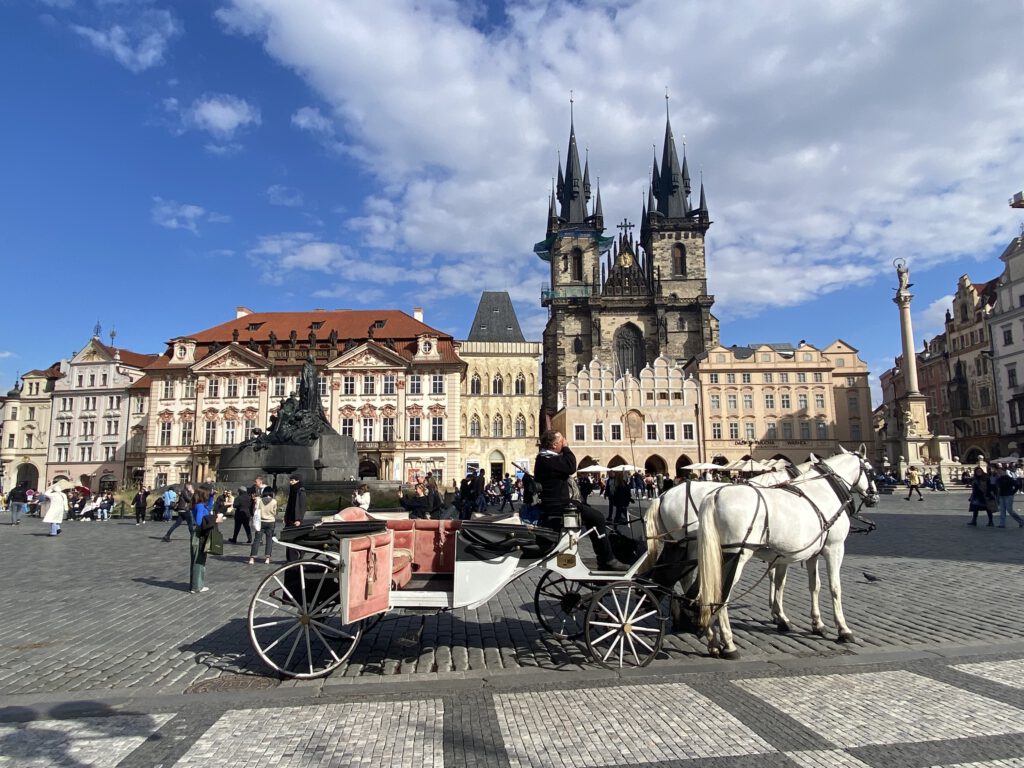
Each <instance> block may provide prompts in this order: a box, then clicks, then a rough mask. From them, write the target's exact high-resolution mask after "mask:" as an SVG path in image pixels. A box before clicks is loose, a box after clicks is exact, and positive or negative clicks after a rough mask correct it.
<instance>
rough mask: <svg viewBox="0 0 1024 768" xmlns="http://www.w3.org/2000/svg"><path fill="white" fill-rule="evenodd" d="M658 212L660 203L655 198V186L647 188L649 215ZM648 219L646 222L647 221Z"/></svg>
mask: <svg viewBox="0 0 1024 768" xmlns="http://www.w3.org/2000/svg"><path fill="white" fill-rule="evenodd" d="M657 211H658V201H657V200H656V199H655V197H654V184H651V186H649V187H648V188H647V213H649V214H654V213H657ZM646 220H647V219H646V217H645V218H644V221H646Z"/></svg>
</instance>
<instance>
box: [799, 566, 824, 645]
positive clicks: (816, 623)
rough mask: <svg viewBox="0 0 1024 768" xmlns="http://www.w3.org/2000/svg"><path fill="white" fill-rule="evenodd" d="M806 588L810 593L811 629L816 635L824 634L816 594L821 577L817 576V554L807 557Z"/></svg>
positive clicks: (819, 590) (818, 591) (819, 587)
mask: <svg viewBox="0 0 1024 768" xmlns="http://www.w3.org/2000/svg"><path fill="white" fill-rule="evenodd" d="M804 567H805V568H807V590H808V591H809V592H810V593H811V631H812V632H814V634H816V635H822V636H824V635H825V623H824V622H823V621H822V620H821V606H820V605H819V604H818V595H819V593H820V592H821V579H819V578H818V556H817V555H814V556H813V557H809V558H807V560H806V561H805V562H804Z"/></svg>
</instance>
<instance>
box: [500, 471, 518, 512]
mask: <svg viewBox="0 0 1024 768" xmlns="http://www.w3.org/2000/svg"><path fill="white" fill-rule="evenodd" d="M506 504H508V508H509V510H510V511H512V512H515V511H516V505H515V503H514V502H513V501H512V476H511V475H509V473H508V472H506V473H505V478H504V479H503V480H502V481H501V506H500V507H498V511H499V512H504V511H505V505H506Z"/></svg>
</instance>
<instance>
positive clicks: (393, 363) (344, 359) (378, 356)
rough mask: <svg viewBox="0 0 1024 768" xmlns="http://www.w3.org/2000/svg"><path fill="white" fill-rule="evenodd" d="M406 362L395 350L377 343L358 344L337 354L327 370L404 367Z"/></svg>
mask: <svg viewBox="0 0 1024 768" xmlns="http://www.w3.org/2000/svg"><path fill="white" fill-rule="evenodd" d="M407 366H408V362H407V361H406V359H405V358H404V357H402V356H401V355H399V354H398V353H396V352H392V351H391V350H389V349H387V348H385V347H381V346H379V345H377V344H369V343H367V344H360V345H359V346H358V347H355V348H353V349H350V350H349V351H348V352H345V353H344V354H343V355H340V356H338V357H337V358H335V359H334V360H332V361H331V362H330V363H329V364H328V365H327V370H329V371H337V370H340V369H343V368H378V369H383V368H392V369H393V368H402V369H404V368H406V367H407Z"/></svg>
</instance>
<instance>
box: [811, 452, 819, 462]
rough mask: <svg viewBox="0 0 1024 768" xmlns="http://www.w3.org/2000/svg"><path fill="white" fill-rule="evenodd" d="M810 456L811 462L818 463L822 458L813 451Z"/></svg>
mask: <svg viewBox="0 0 1024 768" xmlns="http://www.w3.org/2000/svg"><path fill="white" fill-rule="evenodd" d="M809 456H810V457H811V458H810V462H811V464H817V463H818V462H819V461H821V459H819V458H818V457H817V456H815V455H814V454H813V453H811V454H809Z"/></svg>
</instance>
